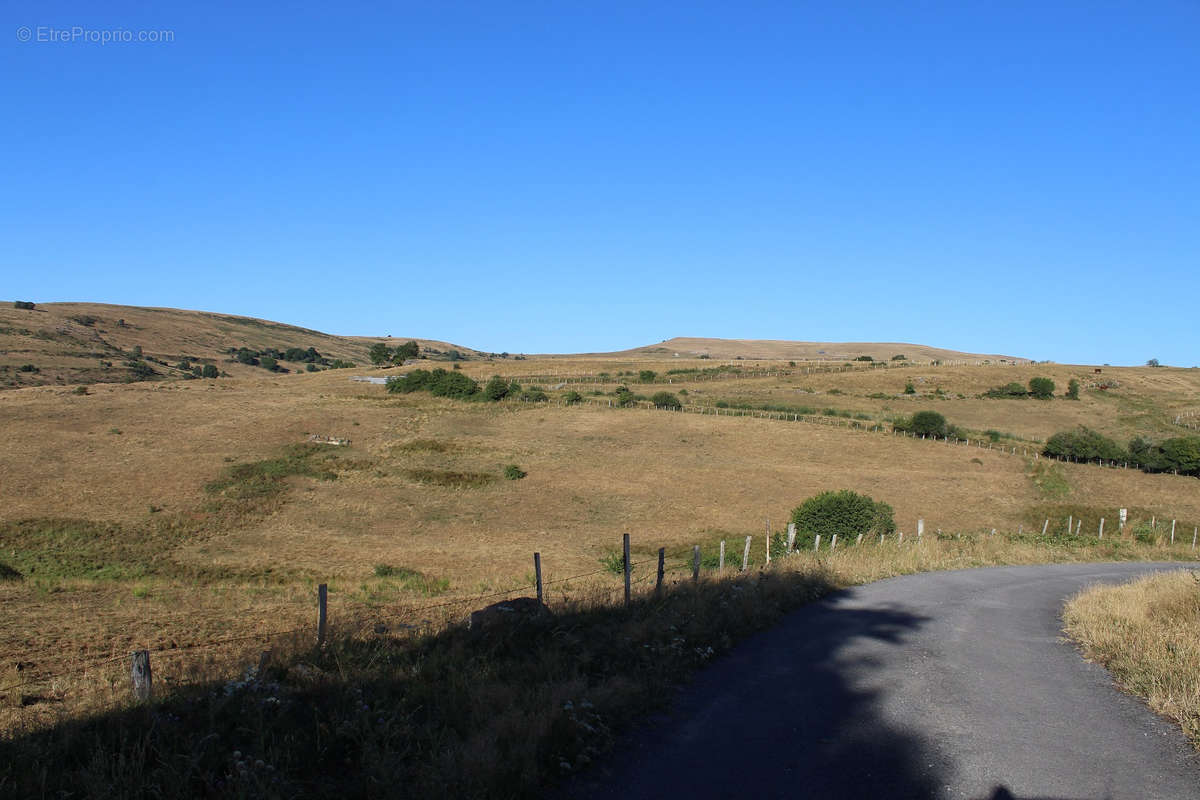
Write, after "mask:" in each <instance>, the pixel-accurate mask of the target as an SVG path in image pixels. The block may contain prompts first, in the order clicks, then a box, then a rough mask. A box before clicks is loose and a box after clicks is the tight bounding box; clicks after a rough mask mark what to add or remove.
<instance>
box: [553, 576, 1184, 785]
mask: <svg viewBox="0 0 1200 800" xmlns="http://www.w3.org/2000/svg"><path fill="white" fill-rule="evenodd" d="M1183 566H1193V567H1194V566H1195V565H1182V564H1128V563H1127V564H1058V565H1050V566H1035V567H999V568H992V569H973V570H962V571H958V572H932V573H926V574H922V575H910V576H906V577H902V578H894V579H892V580H887V581H881V582H879V583H873V584H870V585H867V586H861V587H857V588H854V589H849V590H847V591H844V592H839V593H837V594H836V595H831V596H830V597H828V598H826V599H825V600H823V601H821V602H818V603H814V604H812V605H809V606H806V607H804V608H802V609H800V610H798V611H797V612H795V613H794V614H791V615H790V616H789V617H788V618H787V619H786V620H785V621H784V622H783V624H781V625H779V626H778V627H776V628H773V629H772V630H770V631H768V632H766V633H764V634H761V635H758V636H755V637H754V638H752V639H750V640H748V641H747V642H745V643H744V644H742V645H740V646H739V647H737V648H736V649H735V650H734V651H733V652H732V653H731V654H729V655H728V656H727V657H725V658H723V659H721V661H720V662H719V663H716V664H714V665H712V666H711V667H710V668H708V669H706V670H705V671H704V672H702V673H701V674H700V675H699V676H698V677H697V679H696V681H695V682H693V683H691V684H689V686H688V687H687V688H686V689H685V690H683V692H682V694H681V695H680V698H679V700H678V702H677V703H676V705H675V708H674V710H673V711H672V712H671V713H670V714H669V715H667V716H664V717H661V718H658V719H655V720H652V721H651V722H650V723H648V724H647V725H646V726H645V727H644V728H643V729H642V730H640V731H638V732H637V733H635V734H634V735H633V736H631V737H630V738H629V740H627V742H626V743H625V744H623V745H621V746H620V747H619V748H618V749H617V750H616V751H615V752H614V753H613V754H612V756H611V757H610V758H609V759H606V761H605V762H604V763H603V764H601V765H599V766H597V767H596V768H594V769H592V770H591V771H590V772H589V773H586V774H584V775H581V776H579V778H578V779H577V780H576V781H575V782H573V783H572V784H570V785H568V786H566V787H564V794H565V796H569V797H580V798H622V800H628V799H630V798H651V797H653V798H673V797H679V798H689V800H690V799H691V798H736V797H747V798H749V797H753V798H760V797H761V798H775V797H779V798H783V797H787V798H801V797H818V798H842V797H846V798H905V797H921V798H925V797H933V798H991V799H992V800H1001V798H1010V797H1013V798H1022V799H1023V800H1024V799H1026V798H1054V799H1055V800H1059V799H1062V798H1114V799H1115V798H1200V757H1198V756H1197V754H1196V752H1195V751H1194V750H1193V749H1192V748H1191V747H1190V745H1189V744H1188V742H1187V740H1186V738H1185V737H1184V736H1183V734H1182V732H1180V731H1179V729H1178V728H1177V727H1175V726H1174V725H1173V724H1171V723H1169V722H1167V721H1166V720H1163V719H1161V718H1159V717H1157V716H1156V715H1155V714H1153V713H1152V712H1151V711H1150V710H1149V709H1148V708H1147V707H1146V706H1145V705H1144V704H1143V703H1142V702H1141V701H1140V700H1138V699H1136V698H1133V697H1130V696H1128V695H1125V694H1122V693H1121V692H1119V691H1117V689H1115V688H1114V687H1113V684H1112V680H1111V678H1110V676H1109V675H1108V673H1107V672H1106V671H1105V670H1104V669H1103V668H1101V667H1099V666H1097V665H1094V664H1089V663H1087V662H1085V661H1084V660H1083V659H1082V658H1081V657H1080V656H1079V654H1078V652H1077V651H1076V650H1075V649H1074V648H1073V646H1072V645H1071V644H1070V643H1068V642H1066V641H1064V640H1063V638H1062V632H1061V622H1060V620H1059V614H1060V613H1061V608H1062V604H1063V602H1064V600H1065V599H1066V598H1067V597H1068V596H1070V595H1071V594H1073V593H1074V592H1075V591H1077V590H1078V589H1080V588H1083V587H1085V586H1087V585H1089V584H1092V583H1099V582H1103V583H1117V582H1121V581H1125V580H1128V579H1130V578H1133V577H1135V576H1137V575H1141V574H1144V573H1147V572H1151V571H1154V570H1160V569H1179V568H1181V567H1183ZM1198 635H1200V632H1198Z"/></svg>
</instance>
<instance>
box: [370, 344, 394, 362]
mask: <svg viewBox="0 0 1200 800" xmlns="http://www.w3.org/2000/svg"><path fill="white" fill-rule="evenodd" d="M367 358H369V359H371V363H372V364H374V365H375V366H379V365H380V364H384V363H387V362H388V361H391V360H392V348H390V347H388V346H387V345H386V344H384V343H383V342H376V343H375V344H373V345H371V349H370V350H368V351H367Z"/></svg>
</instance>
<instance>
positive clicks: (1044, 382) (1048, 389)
mask: <svg viewBox="0 0 1200 800" xmlns="http://www.w3.org/2000/svg"><path fill="white" fill-rule="evenodd" d="M1029 393H1030V394H1031V395H1033V396H1034V397H1036V398H1037V399H1038V400H1049V399H1050V398H1051V397H1054V381H1052V380H1050V379H1049V378H1030V379H1029Z"/></svg>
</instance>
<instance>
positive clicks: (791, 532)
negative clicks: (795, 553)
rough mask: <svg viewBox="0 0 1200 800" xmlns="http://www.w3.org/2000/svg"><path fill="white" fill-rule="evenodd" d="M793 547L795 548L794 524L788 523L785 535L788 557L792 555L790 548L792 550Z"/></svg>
mask: <svg viewBox="0 0 1200 800" xmlns="http://www.w3.org/2000/svg"><path fill="white" fill-rule="evenodd" d="M795 546H796V523H794V522H789V523H788V534H787V552H788V555H789V556H790V555H791V554H792V548H794V547H795Z"/></svg>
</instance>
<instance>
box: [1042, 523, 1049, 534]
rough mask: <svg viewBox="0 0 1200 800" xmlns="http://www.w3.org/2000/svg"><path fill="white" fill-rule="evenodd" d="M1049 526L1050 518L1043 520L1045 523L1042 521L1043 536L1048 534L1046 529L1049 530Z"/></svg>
mask: <svg viewBox="0 0 1200 800" xmlns="http://www.w3.org/2000/svg"><path fill="white" fill-rule="evenodd" d="M1049 527H1050V520H1049V519H1047V520H1046V521H1045V522H1043V523H1042V536H1045V535H1046V530H1047V529H1048V528H1049Z"/></svg>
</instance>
